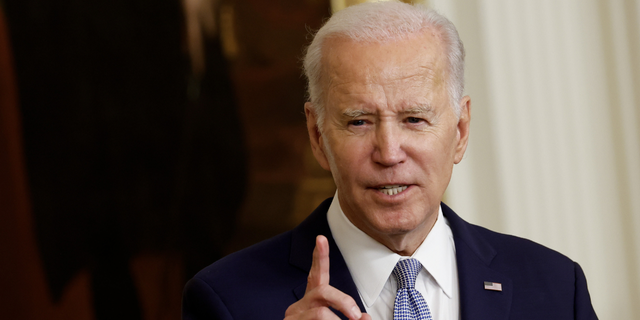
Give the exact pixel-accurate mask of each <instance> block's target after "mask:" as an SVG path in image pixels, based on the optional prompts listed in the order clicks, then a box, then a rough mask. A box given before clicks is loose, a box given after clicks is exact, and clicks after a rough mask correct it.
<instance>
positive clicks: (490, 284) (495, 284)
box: [484, 281, 502, 291]
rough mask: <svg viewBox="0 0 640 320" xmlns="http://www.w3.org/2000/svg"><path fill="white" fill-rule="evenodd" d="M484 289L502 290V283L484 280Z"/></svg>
mask: <svg viewBox="0 0 640 320" xmlns="http://www.w3.org/2000/svg"><path fill="white" fill-rule="evenodd" d="M484 289H485V290H492V291H502V283H499V282H489V281H485V282H484Z"/></svg>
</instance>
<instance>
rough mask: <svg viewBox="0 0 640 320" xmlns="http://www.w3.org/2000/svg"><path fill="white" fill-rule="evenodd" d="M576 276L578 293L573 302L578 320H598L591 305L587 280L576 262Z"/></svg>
mask: <svg viewBox="0 0 640 320" xmlns="http://www.w3.org/2000/svg"><path fill="white" fill-rule="evenodd" d="M574 267H575V276H576V282H575V284H576V289H575V290H576V291H575V297H574V301H573V312H574V318H575V319H576V320H598V316H597V315H596V312H595V310H593V306H592V305H591V297H590V296H589V289H588V288H587V278H586V277H585V276H584V272H583V271H582V268H580V265H579V264H577V263H575V262H574Z"/></svg>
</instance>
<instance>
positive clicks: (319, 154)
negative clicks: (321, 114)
mask: <svg viewBox="0 0 640 320" xmlns="http://www.w3.org/2000/svg"><path fill="white" fill-rule="evenodd" d="M304 114H305V116H306V117H307V131H309V140H310V141H311V151H312V152H313V156H314V157H315V158H316V160H317V161H318V163H319V164H320V166H321V167H322V168H323V169H325V170H327V171H331V169H330V167H329V161H328V160H327V155H326V153H325V150H324V141H323V137H322V134H321V133H320V130H318V125H317V119H318V118H317V116H316V112H315V111H314V109H313V105H312V104H311V102H307V103H305V104H304Z"/></svg>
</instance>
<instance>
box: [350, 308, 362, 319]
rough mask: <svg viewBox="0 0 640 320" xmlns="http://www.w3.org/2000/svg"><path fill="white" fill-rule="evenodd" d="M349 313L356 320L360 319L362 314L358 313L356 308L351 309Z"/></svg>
mask: <svg viewBox="0 0 640 320" xmlns="http://www.w3.org/2000/svg"><path fill="white" fill-rule="evenodd" d="M351 313H353V315H354V316H356V319H360V318H361V317H362V312H360V308H358V306H353V308H351Z"/></svg>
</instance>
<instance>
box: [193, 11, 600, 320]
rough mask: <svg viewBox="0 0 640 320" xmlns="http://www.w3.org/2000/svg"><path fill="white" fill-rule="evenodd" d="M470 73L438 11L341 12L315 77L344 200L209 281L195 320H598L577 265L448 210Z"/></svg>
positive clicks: (319, 120)
mask: <svg viewBox="0 0 640 320" xmlns="http://www.w3.org/2000/svg"><path fill="white" fill-rule="evenodd" d="M463 64H464V49H463V46H462V43H461V41H460V39H459V37H458V34H457V31H456V29H455V27H454V26H453V25H452V24H451V23H450V22H449V21H448V20H447V19H445V18H444V17H442V16H440V15H438V14H437V13H435V12H433V11H430V10H428V9H426V8H424V7H421V6H412V5H408V4H404V3H400V2H379V3H366V4H362V5H358V6H354V7H350V8H347V9H345V10H343V11H341V12H338V13H337V14H335V15H334V16H333V17H332V18H331V19H330V20H329V21H328V22H327V23H326V25H325V26H323V27H322V28H321V29H320V30H319V31H318V33H317V34H316V36H315V38H314V40H313V42H312V44H311V45H310V47H309V48H308V50H307V55H306V58H305V62H304V65H305V71H306V75H307V77H308V80H309V95H310V102H308V103H306V105H305V114H306V116H307V127H308V131H309V136H310V140H311V146H312V150H313V154H314V156H315V158H316V159H317V160H318V162H319V163H320V165H321V166H322V167H323V168H325V169H326V170H329V171H331V173H332V175H333V178H334V180H335V183H336V185H337V187H338V189H337V192H336V195H335V197H334V198H333V199H328V200H326V201H325V202H324V203H323V204H321V205H320V206H319V207H318V208H317V209H316V210H315V211H314V212H313V213H312V214H311V215H310V216H309V217H308V218H307V219H306V220H305V221H304V222H303V223H302V224H300V225H299V226H298V227H296V228H295V229H294V230H292V231H290V232H287V233H284V234H282V235H280V236H277V237H275V238H273V239H270V240H267V241H265V242H262V243H260V244H258V245H255V246H253V247H250V248H248V249H246V250H243V251H240V252H238V253H235V254H232V255H230V256H228V257H226V258H225V259H222V260H220V261H218V262H216V263H214V264H213V265H211V266H209V267H207V268H205V269H204V270H203V271H201V272H200V273H199V274H198V275H197V276H195V277H194V278H193V279H192V280H191V281H190V282H189V283H188V284H187V286H186V288H185V293H184V305H183V316H184V319H282V318H286V319H336V318H338V317H340V318H343V319H346V318H348V319H376V320H378V319H381V320H382V319H438V320H443V319H596V315H595V313H594V311H593V308H592V306H591V302H590V298H589V293H588V290H587V285H586V280H585V277H584V274H583V273H582V270H581V269H580V267H579V266H578V265H577V264H576V263H574V262H573V261H571V260H570V259H568V258H566V257H564V256H562V255H561V254H559V253H557V252H554V251H552V250H550V249H547V248H545V247H543V246H540V245H538V244H535V243H532V242H530V241H528V240H524V239H520V238H516V237H512V236H507V235H502V234H498V233H495V232H492V231H489V230H487V229H484V228H481V227H478V226H474V225H471V224H468V223H467V222H465V221H463V220H462V219H461V218H460V217H458V216H457V215H456V214H455V213H454V212H453V211H452V210H451V209H450V208H448V207H447V206H446V205H444V204H442V203H441V202H440V201H441V199H442V195H443V194H444V192H445V189H446V188H447V185H448V184H449V180H450V178H451V172H452V168H453V165H454V164H457V163H458V162H460V161H461V159H462V157H463V155H464V152H465V149H466V147H467V142H468V138H469V121H470V110H469V108H470V99H469V97H467V96H464V97H463V96H462V92H463V78H464V75H463V74H464V68H463ZM312 252H313V253H312Z"/></svg>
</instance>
